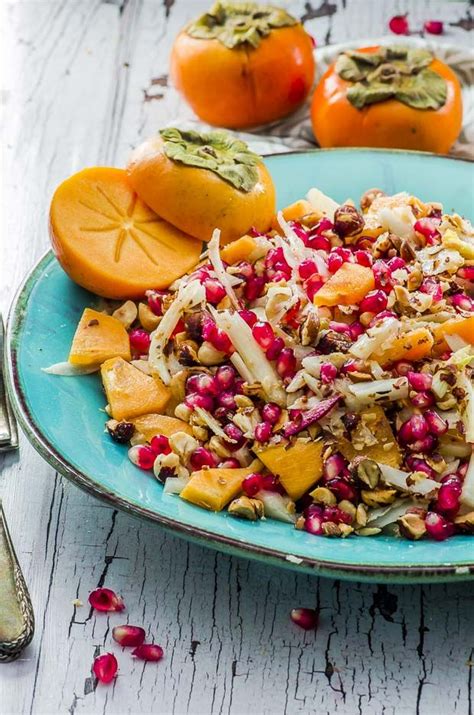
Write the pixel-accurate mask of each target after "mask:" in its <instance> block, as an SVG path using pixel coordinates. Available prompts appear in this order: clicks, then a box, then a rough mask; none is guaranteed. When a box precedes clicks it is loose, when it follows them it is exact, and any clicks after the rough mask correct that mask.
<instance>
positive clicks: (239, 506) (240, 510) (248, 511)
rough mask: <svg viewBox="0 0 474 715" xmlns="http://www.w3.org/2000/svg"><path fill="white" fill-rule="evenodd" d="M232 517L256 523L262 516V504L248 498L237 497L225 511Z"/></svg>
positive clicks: (257, 500) (258, 500)
mask: <svg viewBox="0 0 474 715" xmlns="http://www.w3.org/2000/svg"><path fill="white" fill-rule="evenodd" d="M227 511H228V512H229V514H232V516H238V517H240V518H241V519H248V520H249V521H257V519H261V518H262V516H263V502H261V501H260V499H250V498H249V497H239V498H238V499H234V501H232V502H231V503H230V504H229V507H228V509H227Z"/></svg>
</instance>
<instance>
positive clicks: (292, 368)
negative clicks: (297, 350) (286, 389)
mask: <svg viewBox="0 0 474 715" xmlns="http://www.w3.org/2000/svg"><path fill="white" fill-rule="evenodd" d="M276 371H277V373H278V374H279V375H280V377H282V378H286V377H294V375H295V372H296V357H295V354H294V352H293V350H292V349H291V348H283V350H282V351H281V353H280V354H279V356H278V357H277V360H276Z"/></svg>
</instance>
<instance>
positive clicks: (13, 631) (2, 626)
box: [0, 501, 35, 662]
mask: <svg viewBox="0 0 474 715" xmlns="http://www.w3.org/2000/svg"><path fill="white" fill-rule="evenodd" d="M34 629H35V619H34V614H33V606H32V604H31V600H30V595H29V593H28V588H27V586H26V583H25V579H24V578H23V574H22V572H21V568H20V565H19V563H18V559H17V557H16V554H15V550H14V548H13V544H12V540H11V537H10V533H9V531H8V527H7V522H6V519H5V514H4V511H3V507H2V502H1V501H0V662H5V661H8V660H15V658H18V656H19V655H20V653H21V651H22V650H23V648H25V647H26V646H27V645H28V644H29V643H30V641H31V639H32V638H33V633H34Z"/></svg>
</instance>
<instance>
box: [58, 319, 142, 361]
mask: <svg viewBox="0 0 474 715" xmlns="http://www.w3.org/2000/svg"><path fill="white" fill-rule="evenodd" d="M113 357H121V358H123V359H124V360H131V355H130V340H129V338H128V333H127V331H126V330H125V327H124V326H123V324H122V323H121V322H120V320H117V318H113V317H112V316H111V315H105V313H99V312H98V311H97V310H92V308H86V309H85V310H84V312H83V314H82V317H81V319H80V321H79V323H78V326H77V328H76V332H75V333H74V338H73V340H72V345H71V352H70V353H69V362H70V363H71V364H72V365H81V366H83V367H99V366H100V365H101V364H102V363H103V362H105V360H108V359H109V358H113Z"/></svg>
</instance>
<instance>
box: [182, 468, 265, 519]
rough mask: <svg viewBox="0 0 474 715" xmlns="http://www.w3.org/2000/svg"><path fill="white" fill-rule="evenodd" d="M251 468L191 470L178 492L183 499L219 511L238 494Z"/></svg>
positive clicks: (250, 472)
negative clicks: (186, 480) (181, 489)
mask: <svg viewBox="0 0 474 715" xmlns="http://www.w3.org/2000/svg"><path fill="white" fill-rule="evenodd" d="M252 471H253V470H252V468H248V467H247V468H242V469H219V468H218V467H217V468H216V469H201V470H200V471H199V472H193V473H192V474H191V479H190V480H189V482H188V483H187V484H186V486H185V487H184V489H183V491H182V492H181V494H180V497H181V498H182V499H185V501H189V502H192V503H193V504H196V505H197V506H202V507H203V508H204V509H209V510H210V511H221V510H222V509H223V508H224V507H225V506H226V504H228V503H229V502H230V501H232V499H235V497H236V496H237V495H238V494H240V492H241V491H242V482H243V480H244V479H245V477H248V475H249V474H252Z"/></svg>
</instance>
